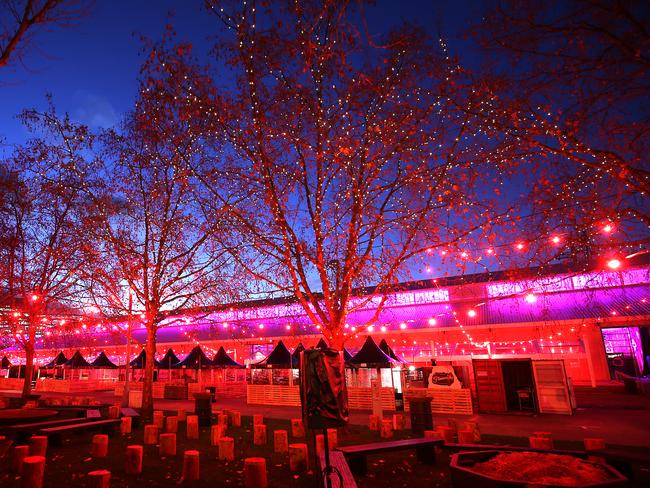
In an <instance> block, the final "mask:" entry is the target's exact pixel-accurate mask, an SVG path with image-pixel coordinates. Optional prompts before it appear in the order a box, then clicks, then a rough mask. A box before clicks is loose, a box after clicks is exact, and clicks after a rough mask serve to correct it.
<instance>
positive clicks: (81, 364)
mask: <svg viewBox="0 0 650 488" xmlns="http://www.w3.org/2000/svg"><path fill="white" fill-rule="evenodd" d="M64 366H65V367H66V368H91V367H92V366H91V365H90V363H89V362H88V361H86V360H85V359H84V357H83V356H82V355H81V353H80V352H79V351H77V352H75V353H74V354H73V355H72V357H71V358H70V359H68V360H67V361H66V362H65V364H64Z"/></svg>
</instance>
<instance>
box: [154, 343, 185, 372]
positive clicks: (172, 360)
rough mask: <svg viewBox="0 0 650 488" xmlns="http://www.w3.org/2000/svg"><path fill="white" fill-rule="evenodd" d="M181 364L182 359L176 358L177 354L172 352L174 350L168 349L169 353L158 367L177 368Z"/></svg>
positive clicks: (159, 362)
mask: <svg viewBox="0 0 650 488" xmlns="http://www.w3.org/2000/svg"><path fill="white" fill-rule="evenodd" d="M180 362H181V361H180V359H178V357H176V354H174V351H172V348H171V347H170V348H169V349H167V352H166V353H165V355H164V356H163V357H162V359H161V360H160V361H158V364H157V366H158V367H160V368H175V367H177V365H178V363H180Z"/></svg>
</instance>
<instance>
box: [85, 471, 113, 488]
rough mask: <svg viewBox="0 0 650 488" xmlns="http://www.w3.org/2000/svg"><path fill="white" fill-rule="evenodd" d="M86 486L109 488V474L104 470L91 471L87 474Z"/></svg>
mask: <svg viewBox="0 0 650 488" xmlns="http://www.w3.org/2000/svg"><path fill="white" fill-rule="evenodd" d="M88 484H89V485H90V488H110V486H111V472H110V471H108V470H106V469H100V470H98V471H91V472H90V473H88Z"/></svg>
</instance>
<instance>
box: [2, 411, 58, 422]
mask: <svg viewBox="0 0 650 488" xmlns="http://www.w3.org/2000/svg"><path fill="white" fill-rule="evenodd" d="M58 414H59V412H58V410H52V409H48V408H9V409H5V410H0V424H3V425H11V424H17V423H26V422H31V421H35V420H41V419H46V418H49V417H54V416H55V415H58Z"/></svg>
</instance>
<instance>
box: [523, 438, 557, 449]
mask: <svg viewBox="0 0 650 488" xmlns="http://www.w3.org/2000/svg"><path fill="white" fill-rule="evenodd" d="M528 441H529V442H530V447H532V448H534V449H549V450H550V449H553V439H550V438H548V437H533V436H531V437H529V438H528Z"/></svg>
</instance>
